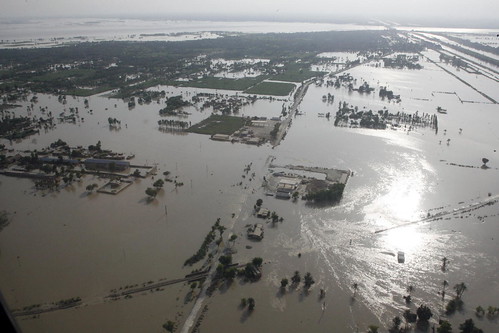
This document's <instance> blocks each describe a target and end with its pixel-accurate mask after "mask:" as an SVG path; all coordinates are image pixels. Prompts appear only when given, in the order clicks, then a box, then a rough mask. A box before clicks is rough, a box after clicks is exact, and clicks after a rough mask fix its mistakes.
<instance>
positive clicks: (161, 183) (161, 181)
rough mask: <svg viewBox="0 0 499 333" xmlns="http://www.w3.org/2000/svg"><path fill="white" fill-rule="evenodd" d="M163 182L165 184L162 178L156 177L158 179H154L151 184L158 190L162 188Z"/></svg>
mask: <svg viewBox="0 0 499 333" xmlns="http://www.w3.org/2000/svg"><path fill="white" fill-rule="evenodd" d="M164 184H165V182H164V180H163V179H158V180H156V181H155V182H154V183H153V184H152V186H154V187H155V188H156V189H158V190H159V189H160V188H162V187H163V185H164Z"/></svg>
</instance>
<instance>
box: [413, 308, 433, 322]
mask: <svg viewBox="0 0 499 333" xmlns="http://www.w3.org/2000/svg"><path fill="white" fill-rule="evenodd" d="M416 314H417V315H418V318H419V320H421V321H424V322H427V321H428V320H430V318H431V317H432V316H433V314H432V313H431V310H430V308H429V307H427V306H426V305H424V304H422V305H421V306H420V307H419V308H418V309H417V311H416Z"/></svg>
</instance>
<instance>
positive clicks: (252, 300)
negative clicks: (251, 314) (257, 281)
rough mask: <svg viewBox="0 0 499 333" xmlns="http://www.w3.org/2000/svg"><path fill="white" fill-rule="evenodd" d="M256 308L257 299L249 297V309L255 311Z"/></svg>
mask: <svg viewBox="0 0 499 333" xmlns="http://www.w3.org/2000/svg"><path fill="white" fill-rule="evenodd" d="M254 309H255V300H254V299H253V297H250V298H248V310H249V311H253V310H254Z"/></svg>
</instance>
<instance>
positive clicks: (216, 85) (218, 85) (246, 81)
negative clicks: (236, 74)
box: [178, 76, 265, 91]
mask: <svg viewBox="0 0 499 333" xmlns="http://www.w3.org/2000/svg"><path fill="white" fill-rule="evenodd" d="M264 79H265V76H257V77H247V78H242V79H226V78H218V77H207V78H203V79H200V80H197V81H189V82H180V83H178V85H179V86H180V87H194V88H209V89H223V90H240V91H243V90H246V89H248V88H249V87H251V86H254V85H255V84H258V83H259V82H261V81H263V80H264Z"/></svg>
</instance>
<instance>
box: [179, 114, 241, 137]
mask: <svg viewBox="0 0 499 333" xmlns="http://www.w3.org/2000/svg"><path fill="white" fill-rule="evenodd" d="M245 124H246V119H245V118H241V117H232V116H221V115H215V114H212V115H211V116H209V117H208V118H206V119H205V120H203V121H201V122H199V123H197V124H195V125H193V126H191V127H190V128H189V129H188V130H187V131H188V132H192V133H198V134H209V135H213V134H229V135H230V134H232V133H234V132H235V131H237V130H238V129H240V128H241V127H243V126H244V125H245Z"/></svg>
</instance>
